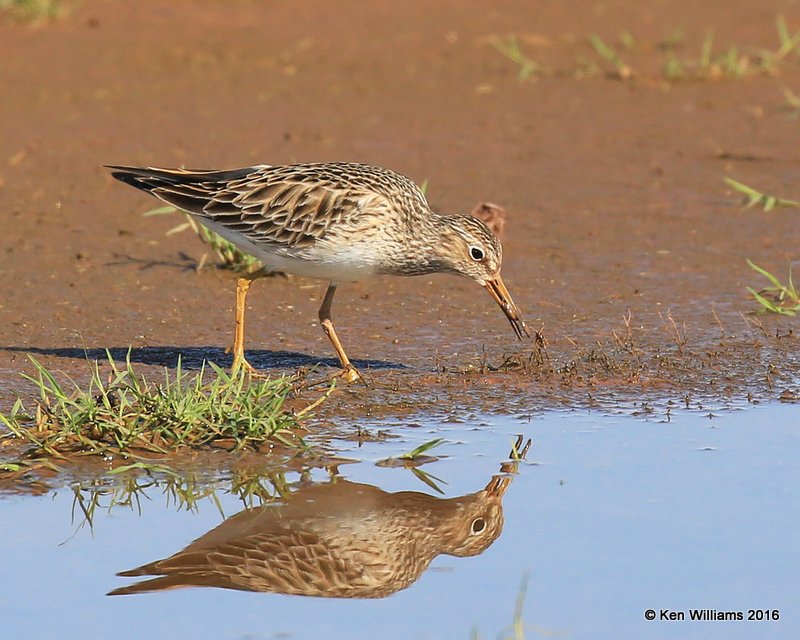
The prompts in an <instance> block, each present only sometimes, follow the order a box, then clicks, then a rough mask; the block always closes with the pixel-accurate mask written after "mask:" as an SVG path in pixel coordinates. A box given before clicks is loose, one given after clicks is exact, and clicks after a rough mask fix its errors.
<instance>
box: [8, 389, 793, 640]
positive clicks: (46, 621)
mask: <svg viewBox="0 0 800 640" xmlns="http://www.w3.org/2000/svg"><path fill="white" fill-rule="evenodd" d="M484 421H485V422H487V423H488V426H480V427H477V425H478V423H477V422H474V423H464V424H457V425H444V426H441V427H440V426H438V425H433V424H431V425H425V423H424V422H423V421H421V419H420V418H419V417H417V418H416V423H417V424H420V423H422V424H423V426H422V427H421V428H420V427H413V428H412V427H408V428H405V427H402V426H395V427H392V431H393V432H394V433H396V434H398V435H401V436H402V437H401V438H399V439H397V440H389V441H386V442H381V443H371V444H368V445H366V446H364V447H362V448H360V449H359V448H356V447H355V445H354V444H353V443H351V442H340V443H337V444H338V445H341V447H342V448H343V449H344V451H343V454H344V455H346V456H350V457H353V458H358V459H360V460H362V461H363V462H361V463H359V464H353V465H345V466H342V467H341V473H342V475H343V476H345V477H347V478H348V479H350V480H353V481H356V482H364V483H369V484H374V485H377V486H379V487H380V488H381V489H383V490H384V491H400V490H413V491H422V492H427V493H430V489H428V488H427V487H425V485H423V484H422V483H421V482H420V481H419V480H417V479H416V478H414V476H413V475H412V474H411V473H410V472H409V471H407V470H403V469H386V468H379V467H376V466H375V465H374V462H375V461H377V460H379V459H381V458H385V457H387V456H389V455H395V454H397V453H400V452H402V451H406V450H408V449H410V448H412V447H413V446H416V445H417V444H419V443H421V442H424V441H425V440H429V439H432V438H433V437H437V436H444V437H445V438H446V439H447V442H446V443H445V444H444V445H442V446H441V447H439V448H438V449H437V450H435V451H434V453H437V454H439V455H445V456H448V457H447V458H445V459H442V460H440V461H438V462H436V463H434V464H431V465H427V466H426V467H424V469H425V470H426V471H428V472H430V473H432V474H434V475H436V476H438V477H439V478H442V479H444V480H446V481H447V483H448V484H447V485H446V487H445V491H446V494H447V496H458V495H463V494H466V493H471V492H474V491H478V490H479V489H481V488H483V487H484V486H485V484H486V482H487V481H488V480H489V478H491V476H492V475H493V474H495V473H497V471H498V468H499V463H500V461H502V460H504V459H505V458H506V456H507V454H508V451H509V449H510V445H511V442H512V441H513V434H516V433H524V434H525V435H526V436H527V437H531V438H532V439H533V447H532V449H531V451H530V453H529V455H528V462H527V463H525V464H523V465H522V467H521V470H520V473H519V475H518V476H517V477H516V478H515V479H514V481H513V482H512V484H511V486H510V488H509V489H508V491H507V493H506V495H505V498H504V500H503V505H504V510H505V521H506V522H505V528H504V531H503V534H502V535H501V536H500V537H499V539H497V540H496V541H495V542H494V544H493V545H492V546H490V547H489V548H488V549H487V550H486V551H485V552H484V553H483V554H481V555H479V556H477V557H472V558H453V557H450V556H439V557H438V558H436V559H434V561H433V563H432V565H431V569H430V570H428V571H427V572H426V573H423V575H422V576H421V578H420V579H419V580H418V581H417V582H416V583H414V584H412V585H411V586H410V587H409V588H408V589H406V590H403V591H400V592H398V593H396V594H394V595H392V596H389V597H388V598H385V599H380V600H339V599H325V598H307V597H298V596H284V595H276V594H265V593H248V592H238V591H228V590H222V589H209V588H190V589H177V590H173V591H168V592H161V593H153V594H145V595H136V596H118V597H113V598H111V597H107V596H106V595H105V593H106V592H107V591H109V590H111V589H112V588H115V587H119V586H123V585H125V584H129V583H131V582H132V579H130V578H119V577H116V576H115V575H114V574H115V573H116V572H118V571H121V570H124V569H130V568H132V567H134V566H137V565H139V564H142V563H145V562H149V561H152V560H155V559H158V558H162V557H165V556H168V555H171V554H172V553H174V552H176V551H178V550H180V549H182V548H183V547H185V546H186V545H187V544H188V543H189V542H191V541H192V540H194V539H195V538H197V537H199V536H201V535H202V534H204V533H205V532H206V531H208V530H209V529H211V528H213V527H214V526H216V525H218V524H219V523H220V521H221V517H220V515H219V513H218V512H217V510H216V509H215V508H214V507H213V505H211V504H210V503H208V502H205V503H202V504H201V507H200V510H199V512H198V513H186V512H176V511H174V509H169V508H166V506H165V501H164V498H163V497H162V496H161V495H160V493H159V492H157V491H151V492H150V496H151V497H152V500H149V501H148V500H145V501H144V502H143V514H142V516H141V517H140V516H138V515H137V514H136V513H135V512H131V511H129V510H126V509H124V508H116V509H114V510H113V511H112V512H111V514H110V515H109V514H106V513H105V512H100V513H98V515H97V516H96V518H95V526H94V536H92V535H91V533H90V532H89V531H88V529H83V530H80V531H78V532H77V533H76V534H75V535H74V536H73V532H74V525H72V524H70V511H71V507H72V493H71V491H70V490H69V489H61V490H59V491H57V492H55V493H54V494H50V495H48V496H44V497H4V498H2V499H0V538H1V539H2V541H3V544H2V545H0V566H1V567H2V568H3V574H4V580H3V583H2V586H0V615H2V619H3V621H4V622H3V627H4V635H6V636H7V637H14V638H37V639H42V640H45V639H49V638H53V639H55V638H59V639H63V638H86V637H111V636H113V637H115V638H144V637H154V638H167V637H169V638H193V639H203V638H209V639H211V638H214V639H217V638H247V639H249V640H256V639H261V638H265V639H266V638H276V637H291V638H321V637H326V638H361V637H364V638H366V637H381V638H386V639H388V638H420V639H427V638H464V639H465V640H466V639H468V638H470V633H471V631H472V630H473V629H474V628H476V627H477V629H478V630H479V632H480V634H481V637H484V638H495V637H497V634H498V633H499V632H501V631H502V630H504V629H506V630H507V629H508V628H509V625H510V623H511V621H512V615H513V609H514V602H515V599H516V597H517V593H518V590H519V586H520V582H521V580H522V579H523V576H525V575H528V592H527V598H526V604H525V613H524V619H525V622H526V623H527V624H528V625H529V626H528V632H527V637H529V638H535V637H543V636H540V635H539V634H538V633H537V632H538V631H543V632H546V633H549V634H550V633H552V634H556V636H555V637H569V638H620V637H647V638H708V637H725V638H753V637H759V638H794V637H798V633H800V581H798V579H797V575H798V573H800V545H798V544H797V528H798V523H799V522H800V500H799V499H798V497H799V496H798V491H799V490H798V486H800V463H798V457H799V456H798V454H800V408H798V407H797V406H796V405H771V406H760V407H750V408H747V409H745V410H741V411H734V412H725V413H720V414H719V415H718V416H717V417H714V418H713V419H709V418H707V417H705V416H703V415H700V414H696V413H688V412H687V413H677V414H673V416H672V420H671V422H668V423H665V422H659V418H657V417H654V418H653V419H651V420H648V421H644V420H641V419H635V418H630V417H624V416H613V417H611V416H607V415H603V414H600V413H587V412H580V411H574V412H551V413H545V414H543V415H539V416H534V417H533V418H531V420H530V422H528V421H525V420H519V419H515V418H512V417H491V418H484ZM316 479H318V480H322V479H323V474H317V477H316ZM220 497H221V500H222V502H223V506H224V508H225V512H226V515H232V514H234V513H236V512H237V511H239V510H240V509H241V506H240V503H239V502H238V501H237V500H235V499H233V498H231V497H229V496H224V495H221V496H220ZM692 608H704V609H717V610H720V611H730V610H738V611H742V612H744V613H745V616H746V615H747V613H746V612H747V610H748V609H750V608H761V609H769V610H773V609H778V610H780V615H781V617H780V620H778V621H762V622H747V621H742V622H692V621H689V620H685V621H683V622H680V621H676V622H666V621H658V620H657V621H654V622H647V621H645V619H644V612H645V610H647V609H654V610H656V611H659V612H660V610H661V609H670V610H673V611H676V612H686V616H687V618H688V615H689V614H688V611H689V609H692ZM283 634H286V635H283Z"/></svg>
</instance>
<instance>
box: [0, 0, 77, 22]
mask: <svg viewBox="0 0 800 640" xmlns="http://www.w3.org/2000/svg"><path fill="white" fill-rule="evenodd" d="M0 12H7V13H8V14H9V15H10V16H11V17H12V18H13V19H14V20H19V21H20V22H39V21H43V20H54V19H56V18H60V17H61V16H63V15H64V13H65V8H64V5H63V3H62V2H61V1H60V0H0Z"/></svg>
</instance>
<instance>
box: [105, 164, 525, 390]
mask: <svg viewBox="0 0 800 640" xmlns="http://www.w3.org/2000/svg"><path fill="white" fill-rule="evenodd" d="M109 168H110V169H111V170H112V175H113V176H114V177H115V178H117V179H118V180H121V181H122V182H125V183H127V184H129V185H131V186H133V187H136V188H137V189H141V190H142V191H147V192H149V193H151V194H152V195H154V196H155V197H157V198H159V199H160V200H163V201H164V202H166V203H168V204H171V205H173V206H175V207H177V208H178V209H181V210H183V211H186V212H188V213H190V214H192V215H193V216H195V218H196V219H197V220H198V221H199V222H200V223H202V224H203V225H205V226H206V227H208V228H209V229H210V230H211V231H214V232H216V233H218V234H219V235H220V236H222V237H223V238H225V239H226V240H229V241H230V242H232V243H233V244H235V245H236V246H237V247H239V248H240V249H241V250H242V251H244V252H246V253H249V254H252V255H253V256H255V257H256V258H258V259H259V260H260V261H261V262H262V263H263V265H264V270H263V271H260V272H258V273H256V274H253V275H248V276H244V277H241V278H239V280H238V282H237V285H236V325H235V327H236V328H235V333H234V345H233V369H234V370H236V369H238V367H240V366H245V367H247V368H248V369H250V370H253V368H252V367H251V366H250V365H249V363H248V362H247V360H245V357H244V312H245V298H246V296H247V290H248V288H249V287H250V284H251V283H252V281H253V280H255V279H256V278H258V277H259V276H261V275H263V274H264V273H265V272H270V271H283V272H285V273H293V274H297V275H302V276H308V277H312V278H320V279H323V280H327V281H328V282H329V285H328V289H327V291H326V293H325V297H324V299H323V301H322V306H321V307H320V309H319V319H320V322H321V323H322V328H323V329H324V330H325V333H326V335H327V336H328V339H329V340H330V342H331V344H332V345H333V348H334V350H335V351H336V355H337V356H338V357H339V361H340V362H341V365H342V374H341V375H342V376H343V379H344V380H346V381H347V382H352V381H354V380H356V379H358V378H360V375H359V373H358V371H356V369H355V368H354V367H353V365H352V364H351V363H350V360H349V358H348V357H347V354H346V353H345V350H344V347H342V344H341V342H340V341H339V338H338V337H337V335H336V331H335V330H334V328H333V322H332V320H331V304H332V303H333V297H334V294H335V293H336V287H337V285H338V284H339V283H340V282H352V281H357V280H361V279H363V278H365V277H367V276H371V275H376V274H390V275H399V276H415V275H424V274H429V273H439V272H442V273H453V274H458V275H463V276H467V277H468V278H472V279H473V280H475V281H476V282H477V283H478V284H480V285H482V286H483V287H485V288H486V290H487V291H488V292H489V294H490V295H491V297H492V298H493V299H494V301H495V302H497V304H498V305H499V306H500V308H501V309H502V310H503V313H504V314H505V315H506V317H507V318H508V320H509V322H510V323H511V326H512V328H513V329H514V332H515V333H516V335H517V337H518V338H520V339H523V337H524V336H529V335H530V334H529V332H528V328H527V327H526V326H525V323H524V322H523V320H522V318H521V317H520V312H519V309H518V308H517V306H516V305H515V304H514V301H513V300H512V298H511V295H510V294H509V292H508V290H507V289H506V287H505V285H504V284H503V280H502V278H501V277H500V265H501V262H502V257H503V249H502V247H501V245H500V242H499V240H498V239H497V237H496V236H495V235H494V234H493V233H492V232H491V231H490V230H489V229H488V228H487V227H486V225H485V224H484V223H483V222H481V221H480V220H478V219H477V218H474V217H472V216H464V215H440V214H438V213H435V212H434V211H431V209H430V207H429V206H428V203H427V202H426V200H425V196H424V195H423V193H422V192H421V191H420V190H419V188H418V187H417V185H415V184H414V183H413V182H412V181H411V180H409V179H408V178H406V177H405V176H402V175H400V174H398V173H395V172H394V171H389V170H387V169H381V168H379V167H372V166H368V165H363V164H355V163H343V162H342V163H318V164H295V165H285V166H269V165H258V166H254V167H246V168H243V169H233V170H231V171H189V170H184V169H155V168H149V167H147V168H138V167H124V166H110V167H109Z"/></svg>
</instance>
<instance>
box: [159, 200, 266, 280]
mask: <svg viewBox="0 0 800 640" xmlns="http://www.w3.org/2000/svg"><path fill="white" fill-rule="evenodd" d="M167 213H181V212H179V211H178V210H177V209H176V208H175V207H169V206H167V207H159V208H158V209H153V210H152V211H147V212H146V213H144V215H145V216H158V215H164V214H167ZM183 215H184V216H186V222H183V223H182V224H179V225H177V226H176V227H173V228H172V229H170V230H169V231H167V235H168V236H171V235H172V234H174V233H180V232H181V231H185V230H186V229H191V230H192V231H194V233H195V234H196V235H197V237H198V238H200V240H201V241H202V242H203V243H204V244H207V245H208V246H209V247H211V250H212V251H213V252H214V255H215V256H216V257H217V259H218V260H219V261H220V265H221V266H222V267H223V268H226V269H232V270H233V271H236V272H237V273H255V272H256V271H258V270H259V269H261V267H262V264H261V262H260V261H259V260H258V258H255V257H253V256H251V255H250V254H248V253H245V252H244V251H242V250H241V249H239V248H238V247H237V246H236V245H235V244H233V243H232V242H228V241H227V240H226V239H225V238H223V237H222V236H220V235H218V234H216V233H214V232H213V231H209V230H208V229H207V228H206V227H204V226H203V225H202V224H198V222H197V221H196V220H195V219H194V218H193V217H192V216H191V215H189V214H188V213H184V214H183ZM205 262H206V256H205V255H204V256H203V258H202V259H201V260H200V262H199V264H198V265H197V269H198V271H199V270H200V269H202V268H203V266H204V265H205Z"/></svg>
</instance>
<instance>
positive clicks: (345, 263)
mask: <svg viewBox="0 0 800 640" xmlns="http://www.w3.org/2000/svg"><path fill="white" fill-rule="evenodd" d="M197 221H198V222H200V223H201V224H202V225H203V226H205V227H207V228H208V229H209V230H211V231H213V232H214V233H216V234H218V235H220V236H222V237H223V238H225V239H226V240H227V241H229V242H232V243H233V244H234V245H236V246H237V247H238V248H239V249H241V250H242V251H244V252H245V253H249V254H250V255H252V256H254V257H256V258H258V259H259V260H260V261H261V262H262V263H263V265H264V268H265V269H266V270H267V271H282V272H283V273H293V274H295V275H298V276H305V277H308V278H319V279H321V280H329V281H330V282H356V281H358V280H363V279H365V278H368V277H370V276H372V275H375V273H376V272H377V270H378V269H377V265H376V264H374V263H373V262H372V261H370V260H369V255H368V254H365V253H364V251H363V247H362V248H361V249H362V250H359V249H358V248H357V247H352V248H351V247H338V248H337V251H335V252H327V251H324V250H323V247H319V249H317V250H315V248H309V249H302V250H297V251H292V249H284V248H273V247H271V246H269V245H263V244H256V243H254V242H252V241H250V240H249V239H248V238H245V237H244V236H242V235H240V234H238V233H236V232H235V231H232V230H230V229H228V228H226V227H225V226H223V225H221V224H218V223H215V222H213V221H211V220H208V219H206V218H200V217H197ZM293 254H294V255H293ZM296 254H302V255H303V257H299V255H296Z"/></svg>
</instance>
